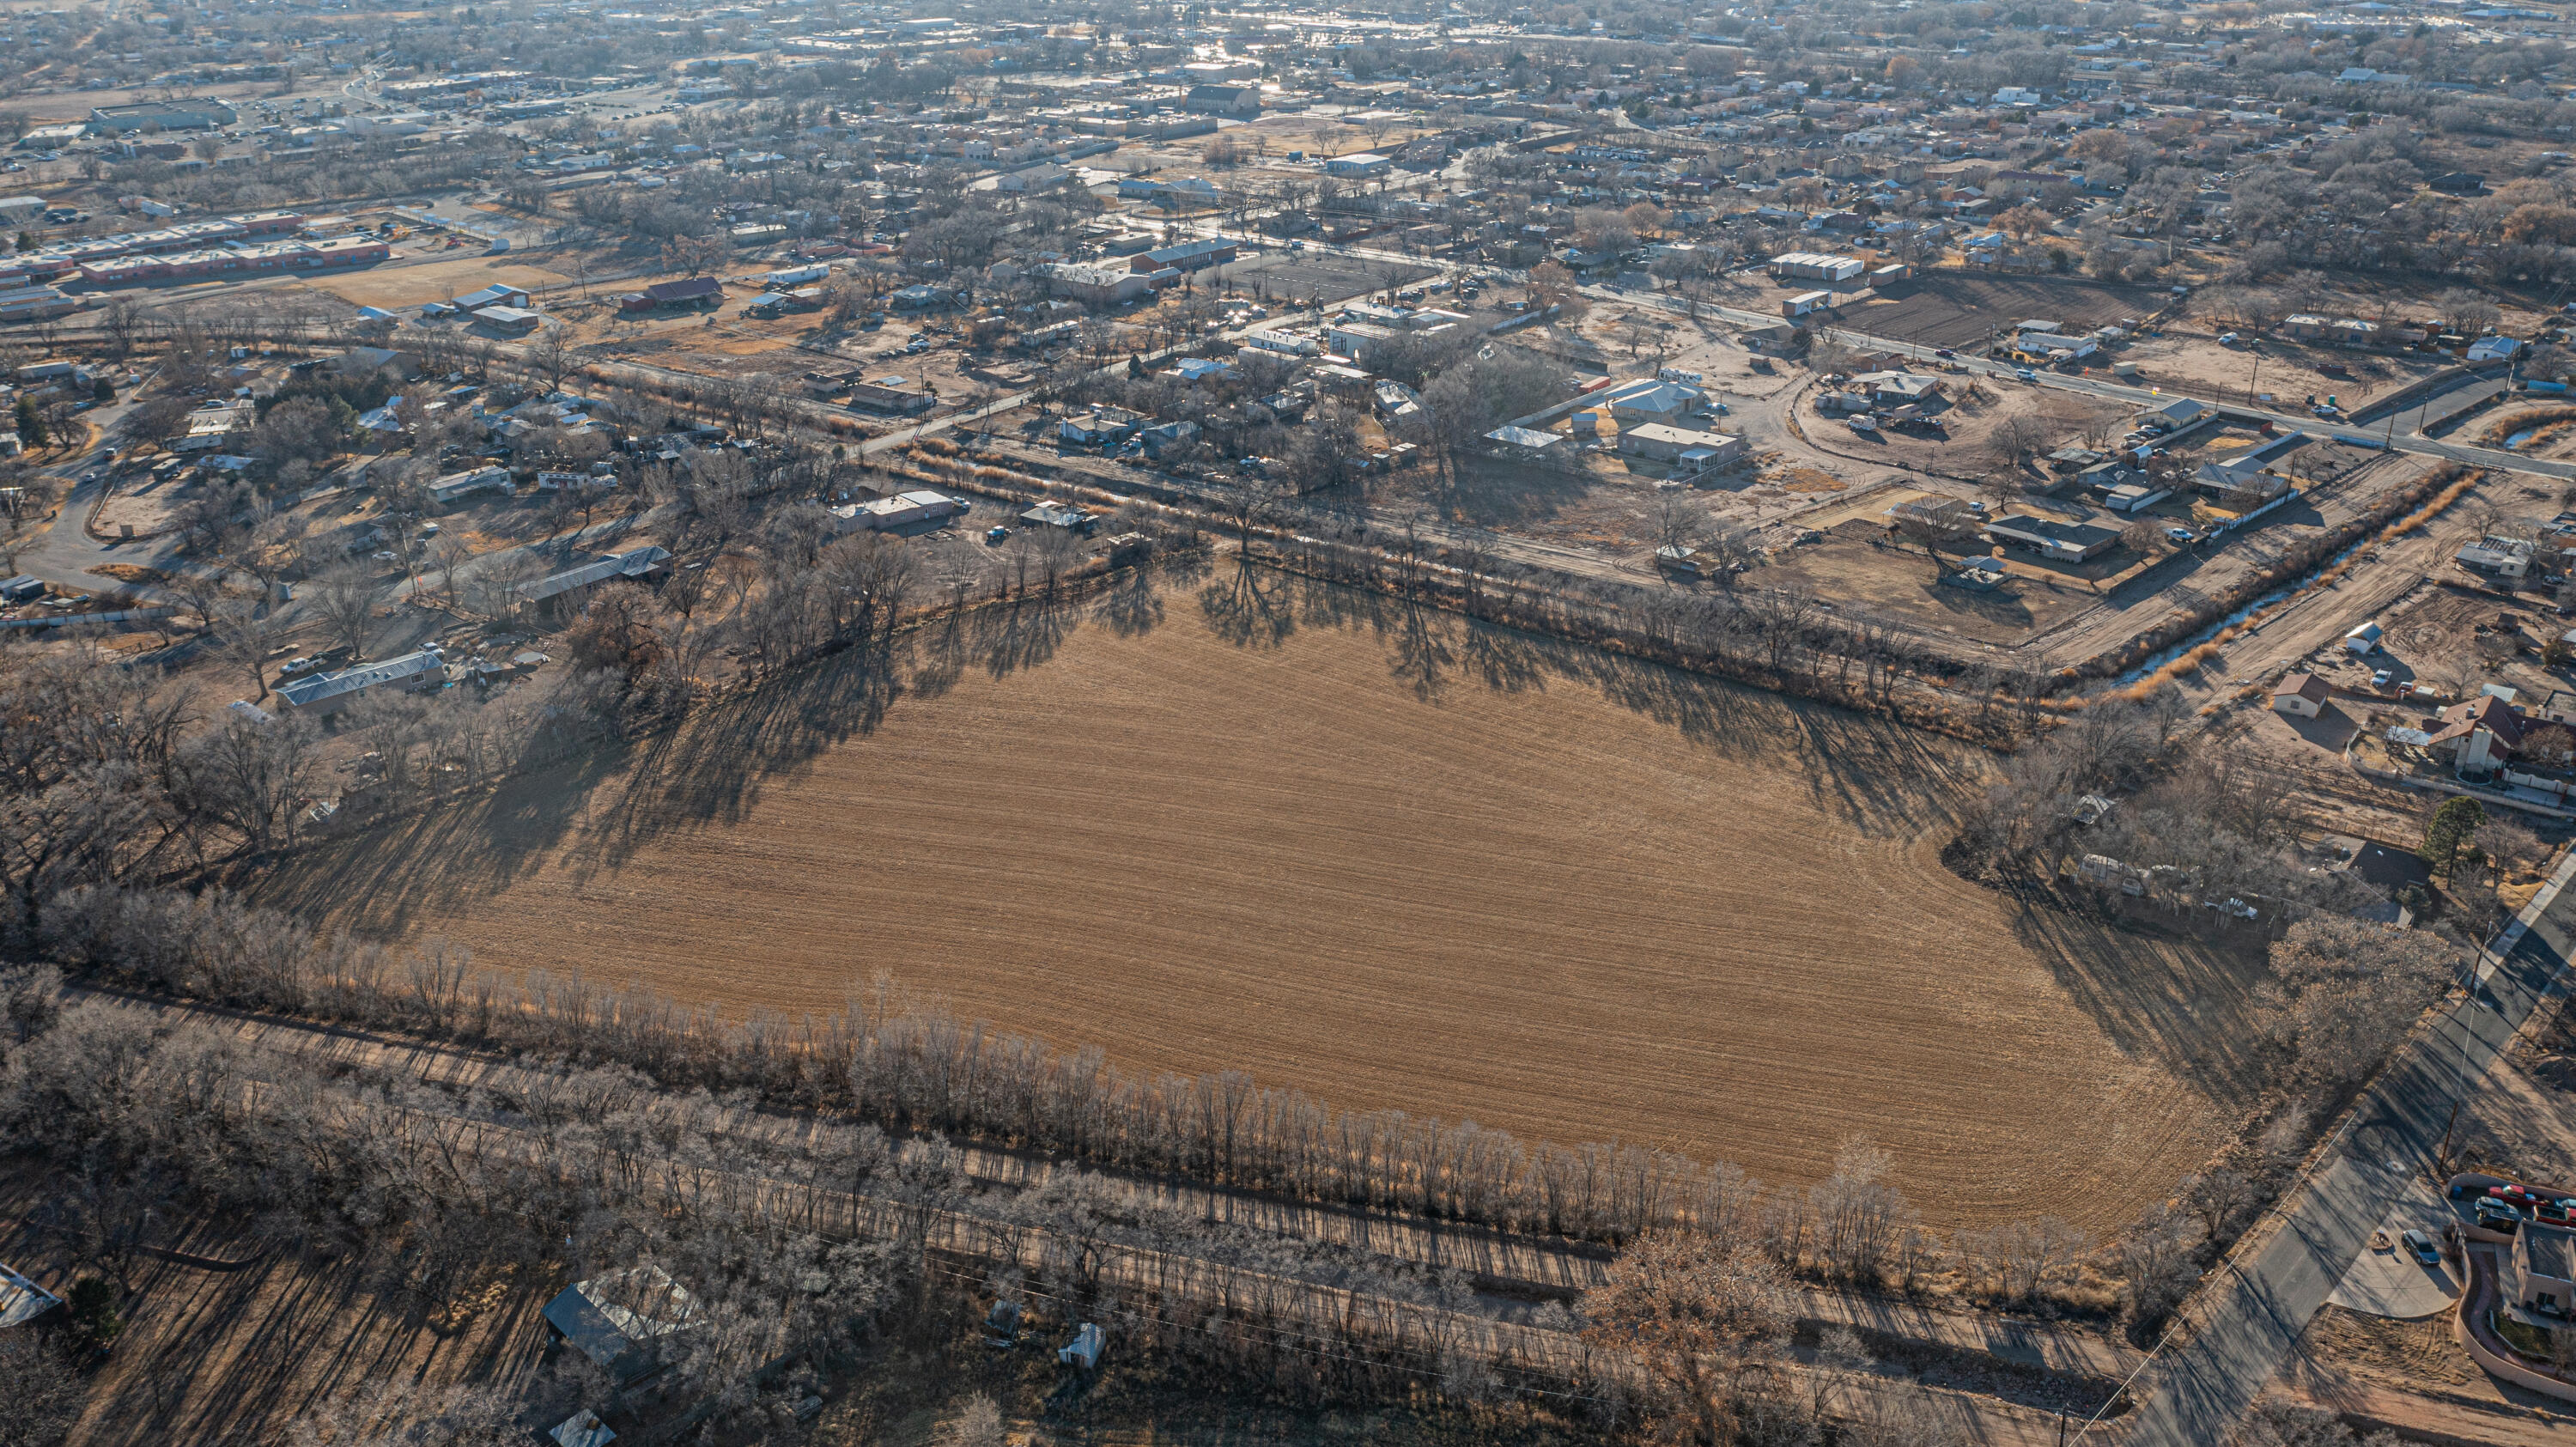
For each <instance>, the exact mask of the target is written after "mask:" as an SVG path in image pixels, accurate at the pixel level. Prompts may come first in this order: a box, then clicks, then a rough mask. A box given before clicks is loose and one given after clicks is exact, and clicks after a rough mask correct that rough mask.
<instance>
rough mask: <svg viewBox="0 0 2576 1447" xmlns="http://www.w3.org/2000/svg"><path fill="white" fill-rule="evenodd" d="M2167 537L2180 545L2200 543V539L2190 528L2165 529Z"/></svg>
mask: <svg viewBox="0 0 2576 1447" xmlns="http://www.w3.org/2000/svg"><path fill="white" fill-rule="evenodd" d="M2165 536H2166V537H2169V538H2171V539H2173V540H2174V541H2175V542H2178V543H2196V542H2199V541H2200V539H2199V537H2198V536H2197V535H2195V534H2194V533H2193V532H2192V530H2191V529H2189V528H2167V529H2165Z"/></svg>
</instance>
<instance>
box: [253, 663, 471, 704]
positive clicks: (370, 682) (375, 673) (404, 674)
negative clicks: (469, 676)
mask: <svg viewBox="0 0 2576 1447" xmlns="http://www.w3.org/2000/svg"><path fill="white" fill-rule="evenodd" d="M438 666H439V657H438V655H437V654H435V653H432V652H430V651H429V650H428V649H426V648H424V649H422V650H421V651H419V652H418V653H406V654H403V655H402V656H400V657H398V658H388V659H385V660H384V661H383V662H381V663H362V664H360V665H358V666H357V667H356V668H344V669H341V670H340V671H339V672H337V673H321V674H315V675H314V676H313V677H311V678H299V679H296V680H294V681H293V682H291V683H281V684H279V685H278V686H277V696H278V698H279V699H281V700H283V701H284V702H285V703H286V705H287V706H288V707H290V708H309V707H311V706H312V705H314V704H316V703H319V702H321V701H322V700H323V699H326V698H337V697H339V696H340V695H342V694H344V693H358V692H361V691H363V690H366V689H370V688H373V687H375V686H376V685H378V684H380V683H395V682H398V681H400V680H402V679H406V678H414V677H417V676H419V675H420V674H424V673H427V672H429V671H430V670H432V669H434V668H437V667H438Z"/></svg>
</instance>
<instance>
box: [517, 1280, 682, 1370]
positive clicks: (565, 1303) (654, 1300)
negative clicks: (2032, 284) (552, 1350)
mask: <svg viewBox="0 0 2576 1447" xmlns="http://www.w3.org/2000/svg"><path fill="white" fill-rule="evenodd" d="M544 1316H545V1320H546V1327H547V1329H548V1331H550V1332H551V1333H552V1334H553V1335H554V1337H555V1338H556V1339H558V1340H560V1341H562V1342H564V1343H565V1344H567V1345H569V1346H571V1347H572V1348H574V1349H575V1350H577V1351H579V1352H580V1353H581V1354H582V1355H583V1356H586V1357H588V1358H590V1360H591V1362H592V1363H593V1364H594V1365H596V1366H599V1367H601V1368H603V1369H605V1370H606V1371H607V1372H608V1373H609V1374H610V1375H611V1376H612V1377H614V1378H615V1379H616V1381H617V1382H618V1384H619V1385H621V1386H623V1385H625V1384H627V1383H630V1382H634V1381H636V1380H639V1379H641V1378H643V1377H647V1376H650V1375H652V1374H653V1372H655V1371H656V1370H658V1369H659V1368H660V1366H661V1365H662V1362H661V1347H662V1345H663V1343H664V1341H665V1339H666V1338H669V1337H671V1336H674V1335H676V1334H678V1333H680V1332H683V1331H687V1330H689V1329H690V1328H692V1327H694V1326H696V1325H697V1324H698V1317H699V1313H698V1303H697V1298H695V1297H694V1296H692V1295H690V1294H689V1292H688V1290H687V1289H686V1288H685V1287H683V1286H681V1285H680V1284H679V1283H678V1282H676V1281H674V1280H672V1279H671V1275H670V1273H669V1272H666V1271H664V1270H663V1269H662V1268H661V1267H659V1266H637V1267H633V1268H631V1269H629V1270H625V1271H620V1272H615V1273H612V1274H610V1275H607V1276H595V1277H592V1278H591V1279H590V1280H588V1281H577V1282H574V1283H573V1284H572V1285H570V1286H567V1287H565V1288H564V1289H563V1291H562V1292H560V1293H559V1294H557V1295H556V1297H555V1299H554V1300H552V1301H549V1302H547V1303H546V1306H545V1312H544Z"/></svg>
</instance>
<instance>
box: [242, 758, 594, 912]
mask: <svg viewBox="0 0 2576 1447" xmlns="http://www.w3.org/2000/svg"><path fill="white" fill-rule="evenodd" d="M632 760H633V751H632V749H631V748H630V747H629V746H626V745H601V746H600V747H597V748H593V749H590V750H586V751H584V752H583V753H581V754H579V755H577V756H575V757H574V758H573V759H572V760H571V761H570V762H568V763H565V764H560V765H557V766H555V767H552V768H547V769H539V770H536V771H534V772H531V773H526V774H519V775H514V776H511V777H509V778H506V779H503V780H502V781H501V782H500V783H499V785H498V786H496V787H495V788H494V789H493V790H492V792H491V793H489V794H486V795H483V796H482V797H480V798H476V799H472V800H469V801H466V802H464V803H461V804H457V805H454V806H452V807H444V808H442V807H437V806H432V807H429V808H425V809H420V810H416V811H414V812H412V813H409V814H406V815H402V816H400V817H398V818H395V819H390V820H387V821H384V822H382V823H379V824H377V825H375V826H373V827H371V828H368V829H365V830H363V831H361V832H359V833H356V834H353V835H351V836H349V837H347V838H344V839H339V840H334V841H331V842H329V843H327V844H317V845H315V846H313V847H310V848H306V849H303V850H299V851H296V852H294V853H292V854H289V855H288V856H286V857H285V858H284V859H282V860H280V861H279V862H278V863H277V864H276V865H275V866H274V867H273V868H272V869H270V870H269V871H268V872H267V873H266V874H265V875H263V876H262V877H260V878H259V879H258V880H256V881H255V882H254V884H253V890H254V892H255V894H256V895H257V897H258V899H259V902H260V903H262V904H265V905H269V906H271V907H273V908H278V909H285V910H289V911H291V912H293V913H295V914H296V915H298V916H300V917H302V918H304V919H308V920H322V919H326V918H332V917H334V916H337V917H338V918H337V919H336V920H334V922H335V923H339V924H344V925H347V926H349V927H350V928H353V929H357V930H360V931H362V932H365V933H370V934H373V933H391V932H395V931H399V930H401V929H403V928H404V927H405V926H406V925H407V924H408V923H409V921H410V919H411V918H412V916H413V914H414V913H415V912H427V913H430V914H433V915H434V914H436V913H437V912H438V911H439V910H441V909H442V908H445V907H447V906H450V905H452V904H454V903H456V902H457V901H459V900H462V899H466V898H470V897H475V896H480V895H486V894H492V893H497V892H498V891H500V890H501V889H502V888H504V887H505V886H507V885H508V884H509V883H510V882H511V881H512V880H514V879H516V878H517V877H518V876H519V875H520V874H521V873H522V872H524V871H526V870H529V869H532V868H534V867H535V866H536V865H537V864H538V863H540V862H541V861H543V860H545V859H547V858H549V857H551V856H553V855H554V854H556V853H557V852H558V851H559V850H560V849H561V848H562V847H563V845H564V844H565V842H566V841H567V840H569V839H570V838H571V837H572V836H573V833H574V831H575V826H576V824H577V822H578V821H579V819H580V817H581V814H582V811H583V809H584V808H585V807H586V806H587V804H588V802H589V800H590V797H591V795H592V793H593V792H594V791H595V790H598V789H600V788H601V787H603V786H604V785H608V784H610V783H611V782H612V781H614V780H617V779H619V778H622V777H623V776H624V775H625V774H626V772H627V770H628V767H629V765H630V764H631V763H632Z"/></svg>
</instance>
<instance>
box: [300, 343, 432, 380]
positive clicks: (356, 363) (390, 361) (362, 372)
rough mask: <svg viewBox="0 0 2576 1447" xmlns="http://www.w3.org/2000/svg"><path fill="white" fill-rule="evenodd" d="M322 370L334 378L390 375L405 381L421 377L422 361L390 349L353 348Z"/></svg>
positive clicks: (406, 353)
mask: <svg viewBox="0 0 2576 1447" xmlns="http://www.w3.org/2000/svg"><path fill="white" fill-rule="evenodd" d="M322 370H323V371H324V372H326V373H328V374H330V375H332V376H334V377H372V376H375V375H377V374H379V373H390V374H392V375H393V376H395V377H397V378H400V379H401V380H403V381H406V382H408V381H410V380H411V379H412V378H414V377H417V376H419V375H420V359H419V358H417V357H415V356H413V355H412V354H411V353H409V352H401V351H395V350H394V349H392V348H390V347H351V348H350V349H349V350H347V351H345V352H342V353H341V354H340V355H338V356H336V357H331V358H328V359H326V360H325V361H324V362H323V363H322Z"/></svg>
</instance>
